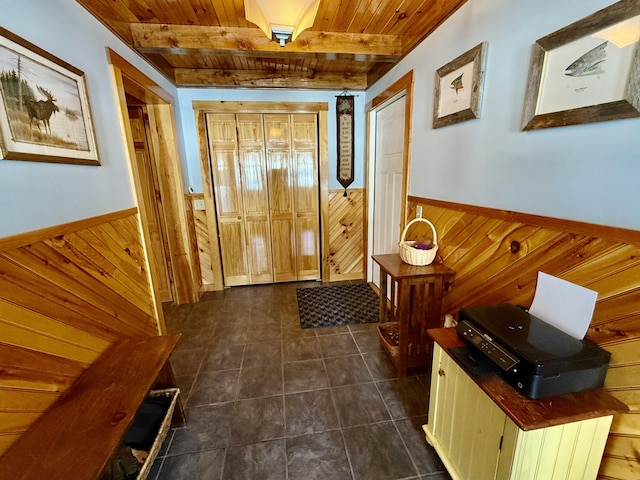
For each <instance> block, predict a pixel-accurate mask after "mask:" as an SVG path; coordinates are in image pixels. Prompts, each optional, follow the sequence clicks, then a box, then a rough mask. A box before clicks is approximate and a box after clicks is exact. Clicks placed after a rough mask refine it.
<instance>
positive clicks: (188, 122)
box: [178, 88, 366, 193]
mask: <svg viewBox="0 0 640 480" xmlns="http://www.w3.org/2000/svg"><path fill="white" fill-rule="evenodd" d="M341 93H342V91H337V92H336V91H319V90H286V89H275V90H273V89H272V90H267V89H264V90H260V89H251V90H229V89H210V88H209V89H207V88H182V89H179V92H178V103H179V110H180V123H181V125H182V135H183V139H184V150H185V156H186V161H187V165H188V167H187V168H188V185H189V186H190V187H192V188H193V190H194V191H195V192H197V193H202V176H201V173H200V152H199V150H198V148H199V147H198V136H197V133H196V125H195V115H194V111H193V104H192V102H193V101H194V100H209V101H213V100H215V101H246V102H326V103H328V104H329V111H328V114H327V115H328V123H329V126H328V129H329V131H328V136H329V188H330V189H336V188H342V186H341V185H340V183H338V180H336V175H337V172H336V170H337V168H336V167H337V165H336V158H337V147H336V95H339V94H341ZM350 94H351V95H355V96H356V97H355V99H354V110H355V113H354V119H355V125H354V129H355V136H354V137H355V138H354V143H355V144H354V163H355V172H354V181H353V183H352V184H351V185H350V186H349V188H362V187H364V155H365V146H364V144H365V137H366V130H365V124H364V121H365V114H364V108H365V104H364V98H365V96H364V93H363V92H350Z"/></svg>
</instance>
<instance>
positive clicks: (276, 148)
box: [207, 114, 320, 286]
mask: <svg viewBox="0 0 640 480" xmlns="http://www.w3.org/2000/svg"><path fill="white" fill-rule="evenodd" d="M207 130H208V131H207V134H208V138H209V147H210V158H211V167H212V169H211V170H212V172H213V183H214V196H215V201H216V210H217V212H216V213H217V217H218V226H219V240H220V250H221V258H222V266H223V276H224V282H225V285H227V286H233V285H248V284H257V283H271V282H286V281H296V280H310V279H319V278H320V248H319V246H320V240H319V238H320V227H319V224H320V222H319V202H318V179H317V177H318V167H317V164H318V141H317V125H316V116H315V115H313V114H309V115H307V114H264V115H263V114H207Z"/></svg>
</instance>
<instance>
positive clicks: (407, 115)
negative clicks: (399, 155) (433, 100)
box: [363, 70, 413, 278]
mask: <svg viewBox="0 0 640 480" xmlns="http://www.w3.org/2000/svg"><path fill="white" fill-rule="evenodd" d="M403 92H404V94H405V111H404V145H405V149H404V158H403V159H402V164H403V168H402V170H403V173H402V198H403V201H402V209H401V211H400V220H401V224H400V231H401V232H402V230H403V229H404V227H405V223H406V216H407V195H408V191H409V171H410V166H411V135H412V118H413V70H411V71H410V72H408V73H406V74H405V75H404V76H403V77H402V78H400V79H399V80H397V81H396V82H395V83H393V84H392V85H390V86H389V87H388V88H387V89H386V90H384V91H383V92H381V93H380V94H379V95H378V96H376V97H375V98H373V99H372V100H371V102H369V103H367V105H366V108H365V111H366V112H367V157H366V158H367V161H366V163H365V187H364V193H365V197H364V198H365V200H364V226H363V228H364V252H365V254H364V278H368V273H369V272H368V267H369V261H368V260H369V259H368V258H367V257H368V255H369V201H370V199H371V194H373V192H372V191H371V189H373V185H369V175H370V168H371V162H372V155H373V152H372V151H371V150H370V146H371V142H372V140H374V138H372V136H371V123H370V118H371V114H372V112H373V111H375V110H376V109H377V108H378V107H380V106H381V105H383V104H384V103H386V102H387V101H388V100H390V99H392V98H393V97H395V96H397V95H399V94H401V93H403Z"/></svg>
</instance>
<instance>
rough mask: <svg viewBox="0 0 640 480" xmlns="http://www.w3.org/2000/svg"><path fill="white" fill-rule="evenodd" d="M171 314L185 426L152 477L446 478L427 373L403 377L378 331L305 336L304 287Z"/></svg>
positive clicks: (233, 292)
mask: <svg viewBox="0 0 640 480" xmlns="http://www.w3.org/2000/svg"><path fill="white" fill-rule="evenodd" d="M320 285H321V284H320V283H318V282H306V283H293V284H276V285H265V286H253V287H234V288H230V289H226V290H225V291H223V292H211V293H207V294H206V295H204V297H203V299H202V300H201V301H200V303H198V304H194V305H182V306H173V305H168V306H165V319H166V322H167V328H168V329H169V331H172V332H176V331H180V332H182V333H183V337H182V338H181V340H180V342H179V344H178V347H177V349H176V351H175V352H174V354H173V356H172V360H171V362H172V366H173V369H174V373H175V375H176V380H177V382H178V384H179V387H180V389H181V392H182V401H183V404H184V406H185V408H186V413H187V417H188V424H187V427H186V428H180V429H175V430H171V431H170V432H169V435H168V437H167V440H166V441H165V444H164V445H163V447H162V451H161V452H160V455H159V456H158V458H157V460H156V462H155V463H154V465H153V468H152V471H151V475H150V476H149V478H150V479H152V480H182V479H198V480H199V479H216V480H221V479H223V480H227V479H247V480H262V479H265V480H266V479H273V480H287V479H288V480H294V479H295V480H314V479H322V480H342V479H345V480H346V479H354V480H377V479H380V480H394V479H414V480H417V479H432V480H450V477H449V476H448V475H447V473H446V471H445V469H444V467H443V465H442V463H441V462H440V460H439V459H438V457H437V455H436V454H435V452H434V450H433V449H432V448H431V447H429V446H428V445H427V443H426V441H425V438H424V434H423V432H422V429H421V425H422V424H424V423H425V422H426V414H427V406H428V382H429V378H428V375H426V374H425V373H422V374H419V373H414V374H413V375H410V376H408V377H405V378H398V376H397V374H396V372H395V370H394V368H393V366H392V365H391V363H390V362H389V359H388V358H387V356H386V353H385V352H384V351H382V350H381V349H380V346H379V343H378V338H377V336H376V331H375V324H367V325H357V326H349V327H332V328H323V329H308V330H303V329H301V328H300V324H299V318H298V311H297V303H296V288H298V287H301V286H304V287H318V286H320Z"/></svg>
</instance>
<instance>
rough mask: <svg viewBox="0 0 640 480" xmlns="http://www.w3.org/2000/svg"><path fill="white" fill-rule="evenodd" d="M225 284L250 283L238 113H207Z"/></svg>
mask: <svg viewBox="0 0 640 480" xmlns="http://www.w3.org/2000/svg"><path fill="white" fill-rule="evenodd" d="M207 133H208V137H209V150H210V152H209V154H210V158H211V170H212V174H213V185H214V196H215V202H216V213H217V217H218V235H219V237H220V254H221V259H222V270H223V278H224V284H225V285H226V286H228V287H230V286H234V285H247V284H249V281H250V277H249V269H248V262H247V252H246V234H245V225H244V207H243V201H242V182H241V173H240V163H239V161H238V143H237V134H236V118H235V114H233V113H230V114H211V113H209V114H207Z"/></svg>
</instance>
